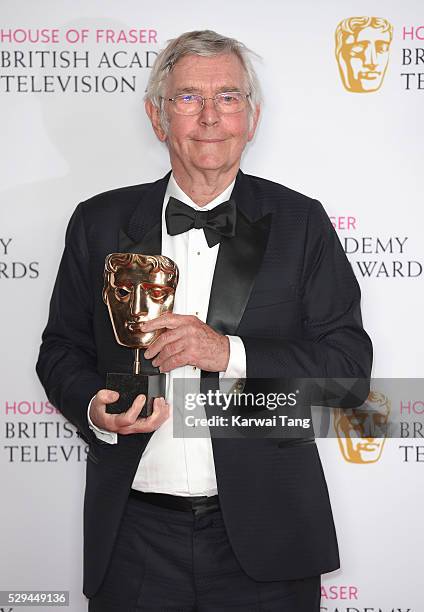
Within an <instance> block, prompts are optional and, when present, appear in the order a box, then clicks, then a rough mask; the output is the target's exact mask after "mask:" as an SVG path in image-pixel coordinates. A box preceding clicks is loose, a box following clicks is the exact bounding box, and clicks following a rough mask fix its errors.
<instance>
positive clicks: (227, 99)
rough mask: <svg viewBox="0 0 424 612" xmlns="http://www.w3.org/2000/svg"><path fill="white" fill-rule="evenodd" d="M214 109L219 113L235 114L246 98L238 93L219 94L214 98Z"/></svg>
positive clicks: (242, 106)
mask: <svg viewBox="0 0 424 612" xmlns="http://www.w3.org/2000/svg"><path fill="white" fill-rule="evenodd" d="M215 100H216V107H217V109H218V110H219V111H220V112H221V113H237V112H238V111H241V110H242V109H243V108H244V106H245V103H246V96H245V95H243V94H242V93H240V92H238V91H231V92H228V93H221V94H218V95H217V96H215Z"/></svg>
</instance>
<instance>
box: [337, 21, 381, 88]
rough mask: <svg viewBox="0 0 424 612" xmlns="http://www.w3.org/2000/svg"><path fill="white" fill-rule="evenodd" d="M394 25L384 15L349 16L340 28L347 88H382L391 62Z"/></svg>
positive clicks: (339, 47) (342, 73)
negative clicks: (382, 16) (390, 52)
mask: <svg viewBox="0 0 424 612" xmlns="http://www.w3.org/2000/svg"><path fill="white" fill-rule="evenodd" d="M392 38H393V27H392V25H391V24H390V23H389V22H388V21H387V19H381V18H380V17H348V18H347V19H343V21H341V22H340V23H339V25H338V26H337V28H336V60H337V64H338V66H339V72H340V77H341V79H342V83H343V85H344V87H345V89H346V90H347V91H352V92H355V93H370V92H373V91H377V90H378V89H380V87H381V84H382V82H383V79H384V75H385V73H386V69H387V64H388V62H389V51H390V43H391V42H392Z"/></svg>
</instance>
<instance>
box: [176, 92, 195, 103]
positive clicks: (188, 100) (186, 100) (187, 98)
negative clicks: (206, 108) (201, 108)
mask: <svg viewBox="0 0 424 612" xmlns="http://www.w3.org/2000/svg"><path fill="white" fill-rule="evenodd" d="M196 99H197V96H192V95H190V94H188V95H186V96H181V98H180V100H181V101H182V102H184V104H190V103H193V102H196Z"/></svg>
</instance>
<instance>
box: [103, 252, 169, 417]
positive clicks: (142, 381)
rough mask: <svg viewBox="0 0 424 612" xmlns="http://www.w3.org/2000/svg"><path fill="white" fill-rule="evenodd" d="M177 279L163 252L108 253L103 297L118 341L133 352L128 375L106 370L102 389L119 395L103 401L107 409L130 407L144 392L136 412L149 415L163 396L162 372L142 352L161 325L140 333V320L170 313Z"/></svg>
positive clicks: (115, 412)
mask: <svg viewBox="0 0 424 612" xmlns="http://www.w3.org/2000/svg"><path fill="white" fill-rule="evenodd" d="M177 284H178V268H177V266H176V264H175V263H174V262H173V261H172V260H171V259H169V258H168V257H165V256H164V255H139V254H138V253H112V254H111V255H108V256H107V257H106V261H105V271H104V287H103V301H104V302H105V304H106V305H107V308H108V311H109V316H110V319H111V322H112V327H113V331H114V334H115V339H116V342H117V343H118V344H120V345H121V346H126V347H128V348H130V349H133V351H134V363H133V372H132V374H129V373H109V374H107V378H106V388H107V389H111V390H114V391H118V392H119V394H120V396H119V399H118V401H116V402H114V403H113V404H108V405H107V406H106V411H107V412H109V413H112V414H118V413H121V412H124V411H125V410H128V408H129V407H130V406H131V404H132V402H133V401H134V399H135V398H136V397H137V395H139V394H140V393H143V394H144V395H146V397H147V400H146V403H145V405H144V407H143V410H142V411H141V413H140V415H139V416H140V417H147V416H149V415H150V414H151V413H152V410H153V400H154V398H155V397H164V396H165V374H160V372H159V370H158V368H154V367H153V366H152V364H151V362H149V361H146V360H144V359H142V357H141V354H140V351H141V350H142V349H146V348H147V347H148V346H150V345H151V344H152V343H153V342H154V341H155V340H156V338H157V337H158V336H159V335H160V334H161V333H162V330H156V331H153V332H148V333H146V332H143V329H142V323H143V322H144V321H149V320H150V319H155V318H156V317H158V316H159V315H161V314H163V313H165V312H172V308H173V306H174V296H175V290H176V288H177Z"/></svg>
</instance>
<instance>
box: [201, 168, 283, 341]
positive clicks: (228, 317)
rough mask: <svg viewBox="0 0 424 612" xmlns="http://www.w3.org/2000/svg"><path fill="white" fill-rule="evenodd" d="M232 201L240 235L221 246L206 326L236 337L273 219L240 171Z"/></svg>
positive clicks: (237, 233)
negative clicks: (264, 213) (262, 206)
mask: <svg viewBox="0 0 424 612" xmlns="http://www.w3.org/2000/svg"><path fill="white" fill-rule="evenodd" d="M231 197H232V198H233V199H234V200H235V202H236V205H237V221H236V234H235V236H234V237H233V238H223V239H222V240H221V243H220V247H219V251H218V257H217V260H216V265H215V272H214V276H213V281H212V288H211V294H210V298H209V309H208V315H207V319H206V323H207V324H208V325H210V326H211V327H213V328H214V329H215V330H216V331H219V332H221V333H222V334H229V335H233V334H234V333H235V332H236V330H237V327H238V325H239V323H240V320H241V318H242V316H243V313H244V310H245V308H246V304H247V302H248V300H249V296H250V293H251V291H252V287H253V284H254V282H255V279H256V276H257V274H258V271H259V268H260V266H261V263H262V259H263V256H264V253H265V249H266V245H267V242H268V235H269V229H270V223H271V217H272V215H271V214H270V213H268V214H267V215H265V216H263V215H262V213H261V210H260V208H259V205H258V202H256V201H255V199H254V196H253V193H252V191H251V189H250V185H249V179H248V177H246V176H244V174H243V173H242V172H241V171H239V173H238V175H237V180H236V184H235V185H234V189H233V193H232V195H231Z"/></svg>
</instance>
